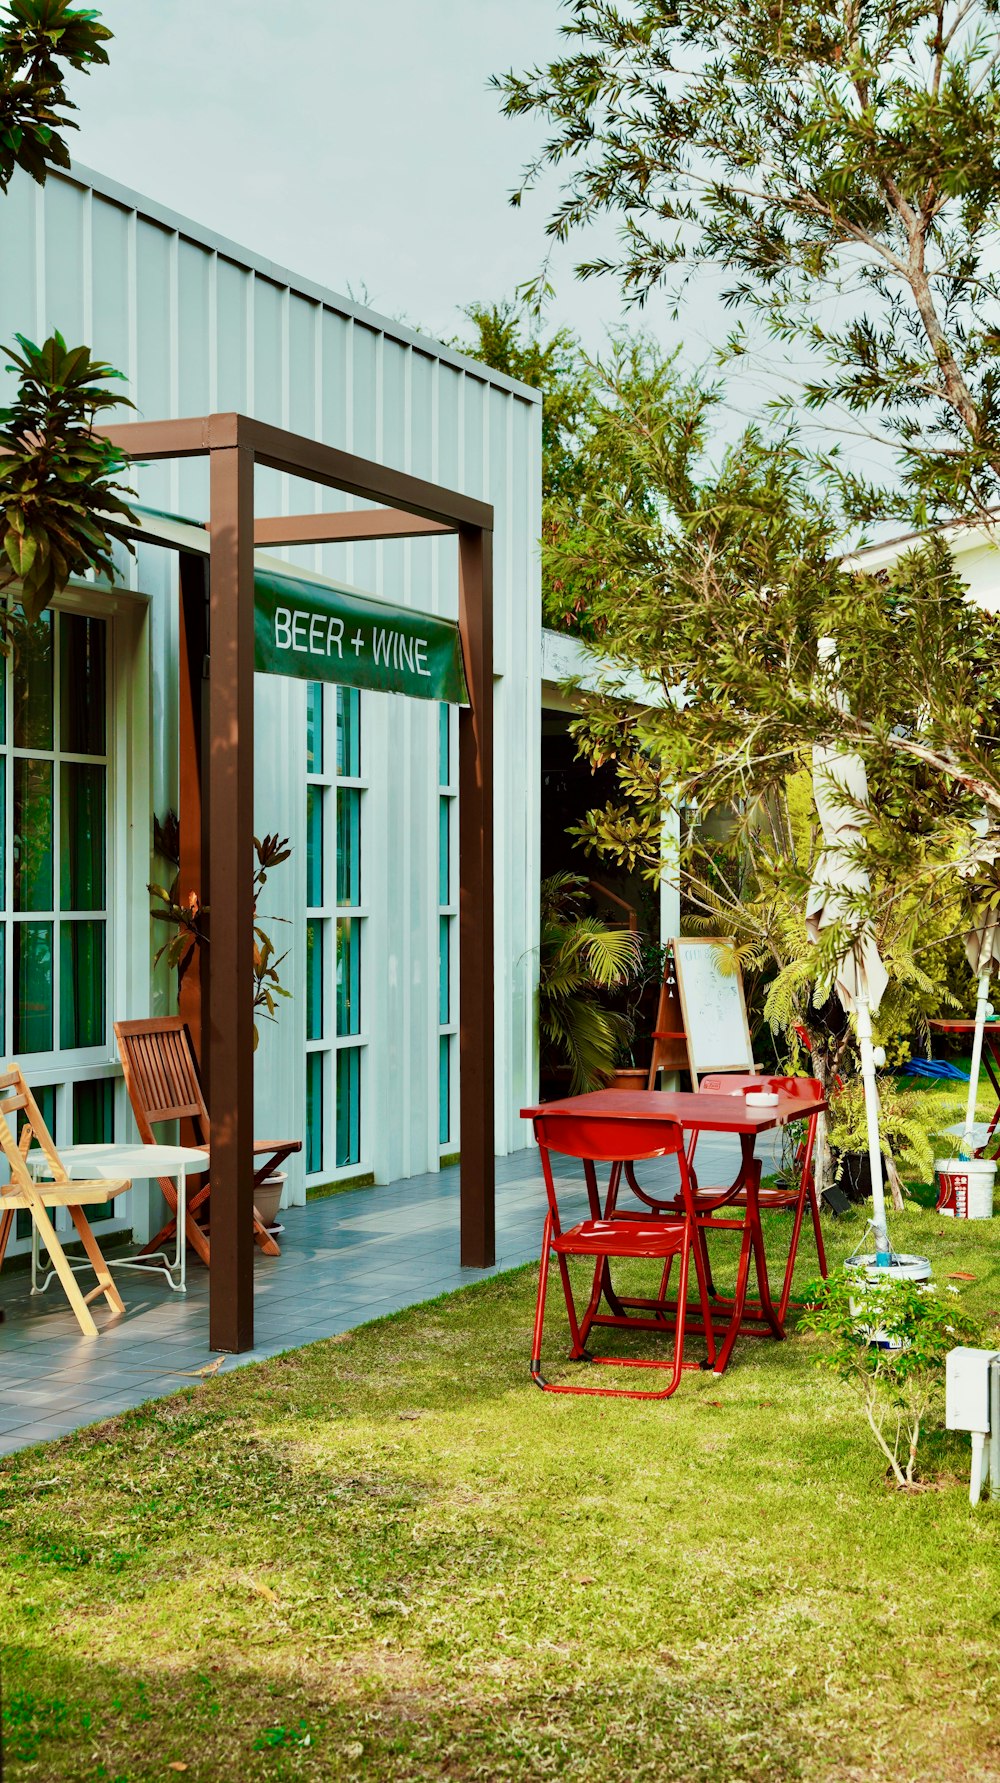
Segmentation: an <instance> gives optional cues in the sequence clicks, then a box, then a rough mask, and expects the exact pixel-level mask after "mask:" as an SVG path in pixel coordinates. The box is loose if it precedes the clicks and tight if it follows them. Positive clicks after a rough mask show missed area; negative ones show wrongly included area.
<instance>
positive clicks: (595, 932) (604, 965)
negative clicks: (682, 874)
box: [538, 873, 645, 1095]
mask: <svg viewBox="0 0 1000 1783" xmlns="http://www.w3.org/2000/svg"><path fill="white" fill-rule="evenodd" d="M638 963H639V938H638V936H637V935H636V934H634V933H633V932H632V931H631V930H629V929H620V928H611V927H609V926H608V924H606V923H603V922H602V921H601V920H600V918H599V917H597V916H595V915H593V914H592V912H590V911H589V910H588V909H587V882H586V880H585V879H582V878H581V877H580V875H579V874H577V873H554V874H553V875H552V876H551V878H548V879H545V880H543V881H542V888H541V925H540V933H539V977H538V1037H539V1044H540V1049H541V1076H542V1081H543V1083H544V1082H546V1080H548V1082H549V1084H550V1085H553V1086H554V1085H560V1086H561V1085H562V1084H565V1083H567V1082H568V1086H569V1089H570V1091H571V1093H572V1094H574V1095H576V1094H579V1092H580V1091H583V1090H592V1089H596V1088H600V1087H603V1086H606V1085H607V1084H609V1083H610V1082H611V1081H612V1079H613V1078H614V1075H615V1062H616V1059H617V1058H618V1056H619V1053H620V1051H621V1049H622V1048H623V1047H624V1046H626V1045H627V1044H628V1043H629V1041H630V1039H631V1029H630V1025H629V1020H628V1016H627V1015H626V1014H625V1013H624V1011H623V1010H620V1009H615V1008H613V1007H611V1005H610V1001H609V996H608V993H609V992H613V991H615V990H617V989H620V988H621V987H623V986H624V985H627V984H628V983H630V982H631V979H632V977H633V975H634V973H635V972H636V970H637V967H638ZM643 1075H644V1076H645V1074H643Z"/></svg>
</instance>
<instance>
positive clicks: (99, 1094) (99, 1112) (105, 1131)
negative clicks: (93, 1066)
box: [73, 1077, 120, 1224]
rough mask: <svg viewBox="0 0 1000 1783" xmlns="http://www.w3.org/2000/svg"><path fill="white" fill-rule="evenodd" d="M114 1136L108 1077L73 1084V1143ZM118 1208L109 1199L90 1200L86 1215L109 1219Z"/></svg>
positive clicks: (109, 1140) (107, 1140)
mask: <svg viewBox="0 0 1000 1783" xmlns="http://www.w3.org/2000/svg"><path fill="white" fill-rule="evenodd" d="M114 1137H115V1086H114V1083H113V1082H112V1080H111V1078H110V1077H98V1078H89V1079H86V1080H85V1081H84V1082H83V1083H75V1084H74V1085H73V1144H74V1145H111V1144H112V1143H113V1142H114ZM119 1211H120V1210H119V1209H117V1208H116V1207H115V1204H114V1202H113V1201H101V1202H97V1203H91V1204H90V1206H88V1208H87V1218H88V1220H89V1221H90V1222H91V1224H93V1223H94V1221H95V1220H110V1219H113V1218H114V1217H115V1214H116V1213H117V1212H119Z"/></svg>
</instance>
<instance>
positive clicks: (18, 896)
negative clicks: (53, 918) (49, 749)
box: [13, 756, 53, 910]
mask: <svg viewBox="0 0 1000 1783" xmlns="http://www.w3.org/2000/svg"><path fill="white" fill-rule="evenodd" d="M13 842H14V909H15V910H51V909H52V902H53V898H52V763H51V762H50V761H39V760H36V759H35V758H34V757H32V756H18V757H17V758H16V759H15V762H14V835H13Z"/></svg>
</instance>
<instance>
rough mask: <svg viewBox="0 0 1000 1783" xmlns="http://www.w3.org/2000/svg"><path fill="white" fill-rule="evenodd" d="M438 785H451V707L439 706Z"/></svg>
mask: <svg viewBox="0 0 1000 1783" xmlns="http://www.w3.org/2000/svg"><path fill="white" fill-rule="evenodd" d="M438 785H439V786H450V785H451V708H450V707H449V706H439V707H438Z"/></svg>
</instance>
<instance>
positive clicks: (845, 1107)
mask: <svg viewBox="0 0 1000 1783" xmlns="http://www.w3.org/2000/svg"><path fill="white" fill-rule="evenodd" d="M925 1111H926V1103H924V1102H923V1101H922V1099H921V1095H920V1091H919V1090H900V1089H897V1088H896V1086H895V1084H893V1083H892V1082H890V1081H887V1080H886V1079H885V1078H883V1079H882V1080H881V1081H880V1083H879V1131H880V1133H881V1136H882V1146H883V1151H882V1169H883V1180H884V1181H887V1182H888V1183H889V1185H890V1187H891V1189H892V1191H893V1196H894V1199H896V1201H897V1202H899V1201H900V1200H901V1196H902V1182H901V1180H900V1172H899V1168H898V1165H902V1167H903V1169H904V1170H905V1171H906V1173H907V1175H910V1176H914V1177H919V1179H920V1180H921V1181H923V1182H929V1181H930V1179H931V1177H932V1174H933V1169H934V1150H933V1146H932V1144H931V1129H930V1128H929V1127H928V1125H927V1120H926V1112H925ZM936 1114H939V1111H936ZM827 1118H828V1121H829V1134H830V1146H831V1149H832V1152H833V1157H834V1178H833V1180H834V1182H835V1183H836V1185H837V1187H838V1188H840V1189H841V1190H842V1191H843V1193H844V1194H845V1195H846V1196H847V1198H848V1200H849V1201H866V1200H867V1199H868V1197H869V1196H870V1194H871V1192H872V1184H871V1171H870V1167H869V1162H868V1124H867V1117H866V1113H865V1095H864V1086H863V1084H862V1083H861V1082H860V1081H856V1082H854V1083H851V1084H848V1085H847V1086H846V1088H844V1089H843V1090H840V1091H838V1092H836V1093H835V1094H834V1095H833V1096H832V1097H831V1099H830V1110H829V1114H828V1117H827Z"/></svg>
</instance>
